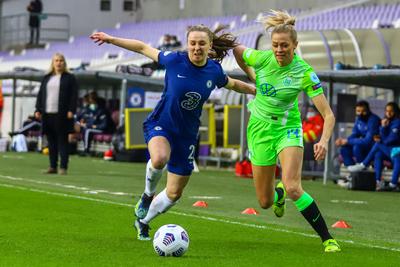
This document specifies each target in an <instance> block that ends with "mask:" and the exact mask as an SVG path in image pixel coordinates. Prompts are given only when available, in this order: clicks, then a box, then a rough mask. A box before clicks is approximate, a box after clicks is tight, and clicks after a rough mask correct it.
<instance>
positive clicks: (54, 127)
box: [43, 114, 69, 169]
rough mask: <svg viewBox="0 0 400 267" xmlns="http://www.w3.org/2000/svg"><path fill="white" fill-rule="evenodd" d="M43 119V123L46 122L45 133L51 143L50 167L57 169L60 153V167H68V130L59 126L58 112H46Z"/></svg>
mask: <svg viewBox="0 0 400 267" xmlns="http://www.w3.org/2000/svg"><path fill="white" fill-rule="evenodd" d="M43 119H44V120H45V121H44V122H43V123H45V124H46V131H45V134H46V136H47V142H48V144H49V160H50V167H51V168H54V169H56V168H57V163H58V154H60V158H61V160H60V168H62V169H68V159H69V151H68V131H66V130H65V129H62V128H63V127H58V125H59V122H58V119H59V117H58V115H57V114H46V115H45V116H44V117H43Z"/></svg>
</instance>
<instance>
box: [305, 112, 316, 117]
mask: <svg viewBox="0 0 400 267" xmlns="http://www.w3.org/2000/svg"><path fill="white" fill-rule="evenodd" d="M315 114H316V113H315V112H308V113H307V118H311V117H314V116H315Z"/></svg>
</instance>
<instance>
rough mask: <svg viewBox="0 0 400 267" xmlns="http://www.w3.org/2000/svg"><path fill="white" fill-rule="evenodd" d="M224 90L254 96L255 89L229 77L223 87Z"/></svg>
mask: <svg viewBox="0 0 400 267" xmlns="http://www.w3.org/2000/svg"><path fill="white" fill-rule="evenodd" d="M225 88H227V89H230V90H233V91H236V92H238V93H242V94H251V95H255V94H256V88H255V87H254V86H253V85H250V84H248V83H245V82H242V81H241V80H238V79H233V78H231V77H228V83H227V84H226V85H225Z"/></svg>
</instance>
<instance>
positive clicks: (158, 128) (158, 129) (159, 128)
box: [154, 126, 162, 131]
mask: <svg viewBox="0 0 400 267" xmlns="http://www.w3.org/2000/svg"><path fill="white" fill-rule="evenodd" d="M154 130H156V131H161V130H162V127H161V126H156V127H154Z"/></svg>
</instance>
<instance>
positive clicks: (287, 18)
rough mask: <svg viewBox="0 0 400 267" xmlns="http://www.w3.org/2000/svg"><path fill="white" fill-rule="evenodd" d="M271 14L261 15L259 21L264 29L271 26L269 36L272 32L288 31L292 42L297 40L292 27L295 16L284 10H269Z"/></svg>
mask: <svg viewBox="0 0 400 267" xmlns="http://www.w3.org/2000/svg"><path fill="white" fill-rule="evenodd" d="M270 13H271V15H269V16H263V17H262V18H261V19H260V20H259V21H260V22H261V23H262V24H263V25H264V27H265V30H267V31H268V30H269V29H271V28H272V32H271V36H272V35H273V34H274V33H289V34H290V38H291V39H292V41H293V42H294V43H296V42H297V32H296V30H295V29H294V25H295V23H296V18H295V17H293V16H291V15H290V14H289V13H288V12H287V11H286V10H274V9H271V10H270Z"/></svg>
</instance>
